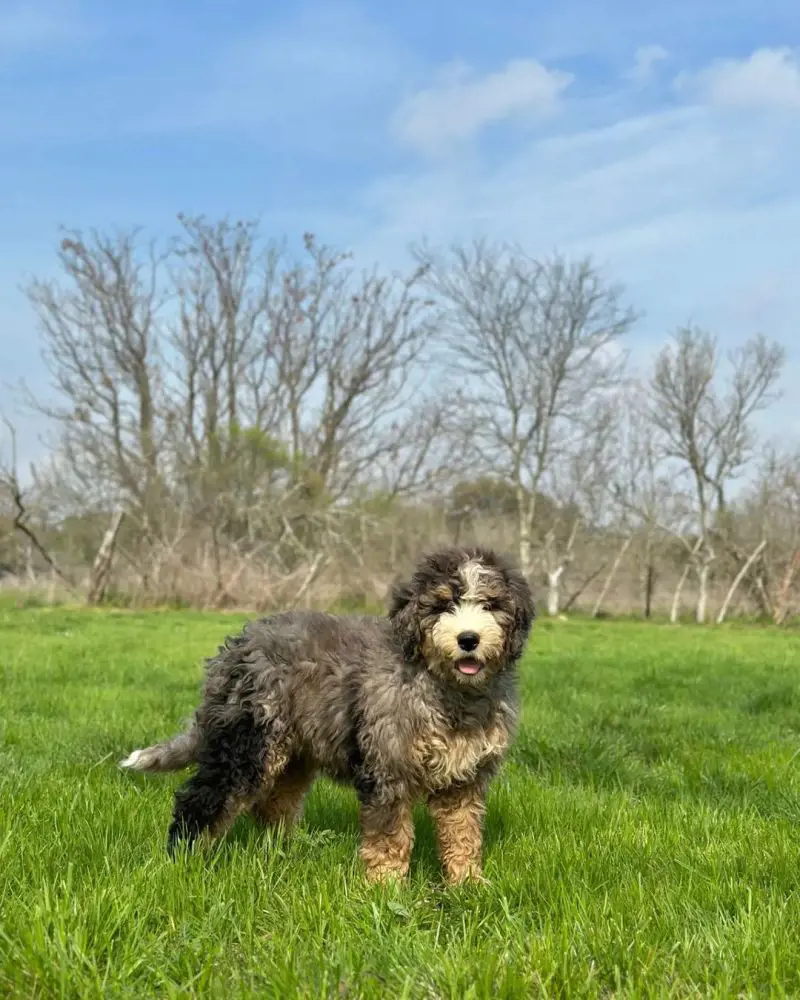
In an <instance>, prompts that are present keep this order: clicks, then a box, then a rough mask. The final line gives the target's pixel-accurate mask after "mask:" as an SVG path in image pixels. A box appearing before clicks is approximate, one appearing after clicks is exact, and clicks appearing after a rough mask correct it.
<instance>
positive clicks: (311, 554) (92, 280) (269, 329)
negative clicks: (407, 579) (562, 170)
mask: <svg viewBox="0 0 800 1000" xmlns="http://www.w3.org/2000/svg"><path fill="white" fill-rule="evenodd" d="M412 257H413V268H412V270H411V271H410V272H409V273H408V274H406V275H390V274H384V273H382V272H381V271H380V270H379V269H378V268H375V269H372V270H368V271H362V270H361V269H359V268H358V267H357V266H356V265H355V264H354V263H353V262H352V261H351V260H350V259H349V257H348V256H347V255H345V254H340V253H337V252H335V251H334V250H331V249H330V248H327V247H324V246H320V245H319V244H318V243H317V241H316V240H315V239H314V238H313V237H311V236H308V235H307V236H306V237H305V238H304V240H303V242H302V247H301V249H300V251H299V252H294V251H293V250H292V249H291V248H290V246H289V245H288V244H286V243H281V244H279V243H272V242H269V241H267V240H265V239H264V238H263V237H262V235H261V233H260V230H259V227H258V225H257V224H256V223H253V222H230V221H227V220H223V221H221V222H210V221H208V220H206V219H203V218H186V217H181V218H180V219H179V231H178V235H177V236H175V237H174V238H172V239H170V240H168V241H151V242H147V241H145V240H144V238H143V236H142V234H140V233H138V232H125V233H112V234H103V233H90V234H81V233H71V234H69V235H68V236H66V237H65V238H64V239H63V241H62V243H61V247H60V251H59V264H60V272H59V277H58V279H57V280H52V281H34V282H32V283H31V285H30V287H29V289H28V291H29V297H30V300H31V303H32V306H33V308H34V309H35V311H36V315H37V317H38V323H39V332H40V336H41V343H42V348H43V358H44V361H45V364H46V365H47V369H48V372H49V374H50V382H51V388H52V391H51V393H50V394H49V395H48V396H47V397H46V398H45V397H40V396H36V397H34V396H32V395H31V394H30V393H26V392H24V391H22V390H21V393H20V396H19V398H18V400H17V402H16V404H15V409H16V412H15V413H8V411H6V414H5V416H6V418H7V419H8V423H7V434H6V436H5V440H4V446H5V447H4V452H3V456H2V472H0V476H1V477H2V490H0V504H2V505H3V507H2V508H0V580H1V581H2V584H3V585H4V586H5V587H7V588H10V589H15V590H31V591H36V592H39V593H41V594H43V595H44V596H45V597H47V598H49V599H57V598H61V597H65V596H68V597H69V599H71V600H75V599H80V600H86V601H88V602H89V603H99V602H101V601H114V602H120V603H125V604H129V605H152V604H163V603H181V604H190V605H193V606H198V607H207V608H208V607H213V608H224V607H248V608H258V609H269V608H277V607H287V606H297V605H315V606H325V607H338V608H356V607H365V606H367V607H377V606H379V605H380V603H381V601H382V600H383V597H384V594H385V591H386V588H387V586H388V583H389V580H390V579H391V577H392V576H393V575H394V574H395V573H396V572H398V571H400V570H402V569H405V568H406V567H407V566H408V565H409V563H410V562H411V561H413V560H414V559H415V558H416V556H417V554H418V552H419V550H420V549H421V548H424V547H427V546H430V545H433V544H440V543H441V542H444V541H450V542H455V543H466V542H481V543H485V544H490V545H494V546H497V547H499V548H502V549H505V550H507V551H511V552H512V553H515V554H516V555H517V557H518V559H519V562H520V563H521V565H522V567H523V568H524V570H525V572H526V573H527V574H528V575H529V576H530V578H531V580H532V582H533V584H534V587H535V589H536V591H537V595H538V597H539V603H540V605H541V607H542V609H543V610H545V611H546V612H548V613H550V614H552V615H556V614H561V613H563V612H565V611H571V610H578V609H580V610H583V611H586V612H588V613H591V614H595V615H599V614H603V613H611V614H628V613H634V614H642V615H650V614H660V615H669V616H671V617H672V618H673V619H677V618H678V617H679V616H680V614H681V613H687V612H691V613H692V614H693V615H694V616H695V617H696V619H697V620H698V621H700V622H705V621H710V620H715V619H718V620H721V619H722V618H724V617H725V616H726V615H732V614H749V615H758V616H761V617H765V618H770V619H772V620H773V621H775V622H776V623H779V624H785V623H787V622H789V621H791V620H792V616H793V615H794V616H796V615H797V613H798V606H799V605H800V583H799V581H800V448H798V446H797V443H796V442H795V443H790V444H789V445H785V444H781V446H780V447H776V446H773V445H772V444H770V442H769V441H767V440H764V439H762V438H759V437H758V436H757V434H756V430H755V428H756V423H755V420H754V418H756V417H757V415H758V414H759V413H760V412H761V411H764V410H765V409H767V408H768V407H769V406H770V405H771V404H772V402H773V401H774V400H775V398H776V396H777V393H778V390H779V386H780V377H781V373H782V368H783V364H784V351H783V348H782V347H781V346H780V345H778V344H775V343H772V342H770V341H769V340H767V339H766V338H765V337H763V336H761V335H756V336H754V337H753V338H752V340H750V341H749V342H748V343H747V344H746V345H744V347H742V348H741V349H740V350H739V351H738V352H736V353H734V354H731V355H729V356H725V357H723V356H722V355H721V354H720V351H719V348H718V343H717V340H716V338H715V337H714V336H712V335H711V334H710V333H708V332H707V331H704V330H699V329H697V328H695V327H692V326H687V327H686V328H684V329H681V330H679V331H677V332H676V333H675V334H674V336H673V337H672V339H671V340H670V343H669V344H668V346H667V347H665V348H664V349H663V351H662V352H661V353H660V354H659V356H658V357H657V359H656V360H655V363H654V365H653V367H652V370H651V371H650V372H632V371H631V370H630V367H629V365H628V364H627V360H626V353H625V341H626V337H627V335H628V333H629V331H630V330H631V329H632V328H633V327H634V325H635V322H636V314H635V312H634V310H633V309H632V308H631V306H630V305H628V304H627V303H626V301H625V294H624V291H623V290H622V289H621V288H619V287H617V286H615V285H613V284H612V283H610V282H608V281H607V280H606V279H605V277H604V276H603V274H602V273H601V272H600V271H599V270H598V269H597V268H596V267H595V265H594V264H593V262H592V261H591V260H590V259H578V260H571V259H568V258H564V257H560V256H551V257H548V258H545V259H536V258H532V257H530V256H529V255H528V254H526V253H525V252H524V251H522V250H521V249H520V248H518V247H515V246H508V245H493V244H490V243H488V242H485V241H476V242H474V243H472V244H469V245H462V246H456V247H451V248H447V249H437V248H431V247H429V246H427V245H424V244H423V245H420V246H418V247H416V248H414V249H413V254H412ZM31 410H35V411H36V412H37V413H39V414H44V415H45V416H46V417H47V419H48V421H49V423H50V426H51V428H52V448H51V451H50V456H49V458H48V460H47V461H46V462H45V463H43V464H41V465H39V466H37V467H36V468H32V469H30V470H29V471H23V472H22V473H21V472H20V471H19V469H18V463H17V460H16V455H15V447H14V427H15V425H16V423H17V422H18V421H19V420H21V419H24V413H25V412H30V411H31ZM778 437H779V435H778Z"/></svg>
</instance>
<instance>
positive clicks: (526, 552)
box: [516, 482, 533, 579]
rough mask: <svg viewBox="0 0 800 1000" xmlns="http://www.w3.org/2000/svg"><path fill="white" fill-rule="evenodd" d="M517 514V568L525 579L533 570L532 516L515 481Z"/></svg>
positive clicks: (519, 486)
mask: <svg viewBox="0 0 800 1000" xmlns="http://www.w3.org/2000/svg"><path fill="white" fill-rule="evenodd" d="M516 492H517V515H518V517H519V568H520V571H521V572H522V575H523V576H524V577H525V578H526V579H530V575H531V573H532V572H533V539H532V538H531V524H532V522H533V518H532V517H531V513H532V512H531V511H530V510H529V509H528V500H527V497H526V496H525V491H524V490H523V488H522V486H521V485H520V484H519V482H518V483H517V487H516Z"/></svg>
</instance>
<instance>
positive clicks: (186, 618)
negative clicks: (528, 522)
mask: <svg viewBox="0 0 800 1000" xmlns="http://www.w3.org/2000/svg"><path fill="white" fill-rule="evenodd" d="M241 620H242V616H241V615H221V614H215V615H203V614H200V613H196V612H147V613H130V612H120V611H117V612H114V611H86V610H74V611H73V610H69V609H65V608H60V609H59V608H56V609H47V608H44V609H37V608H31V609H25V610H18V609H14V608H12V607H11V606H10V605H8V604H5V605H0V650H2V653H1V654H0V690H1V691H2V703H1V704H2V708H0V713H1V714H2V728H1V729H0V809H1V810H2V814H1V815H2V820H1V821H2V828H1V829H0V995H3V996H20V997H53V996H59V997H81V998H91V997H98V998H99V997H104V998H110V997H131V998H133V997H135V998H148V997H156V996H157V997H170V996H176V997H177V996H181V997H190V996H198V997H199V996H202V997H220V998H222V997H225V998H228V997H239V996H258V997H293V996H301V997H326V996H330V997H337V998H339V997H353V998H355V997H392V998H396V997H413V998H417V997H430V998H434V997H446V998H448V1000H449V998H453V1000H456V998H462V997H468V998H482V997H492V998H495V1000H497V998H505V997H509V998H510V997H523V996H525V997H527V996H535V995H543V996H548V997H552V996H558V995H563V996H570V997H574V996H600V995H602V996H610V995H614V996H634V995H636V996H641V995H643V994H646V995H659V996H660V995H664V996H667V995H670V996H687V995H697V993H698V992H700V993H701V994H702V995H704V996H705V995H719V996H730V995H736V994H739V993H746V994H748V995H753V994H758V995H762V996H763V995H770V994H775V995H780V994H781V993H786V994H790V995H797V994H798V993H800V933H798V929H800V752H799V751H800V637H798V635H797V634H793V633H791V632H788V633H787V632H779V631H778V630H772V629H758V628H751V627H745V626H741V625H732V626H730V627H724V628H715V629H707V630H703V629H698V628H695V627H691V626H689V627H678V628H675V627H670V626H667V625H658V624H644V623H633V622H610V621H603V622H586V621H574V622H561V621H543V622H540V623H538V624H537V627H536V629H535V630H534V637H533V641H532V644H531V648H530V652H529V654H528V656H527V658H526V660H525V662H524V666H523V669H522V683H523V689H524V712H523V724H522V728H521V732H520V736H519V740H518V742H517V745H516V747H515V751H514V755H513V759H512V761H511V762H510V763H509V764H508V765H507V766H506V767H505V768H504V770H503V772H502V776H501V778H500V779H499V780H498V781H497V782H496V784H495V785H494V788H493V791H492V795H491V799H490V806H489V815H488V821H487V846H486V874H487V876H488V877H489V879H490V880H491V884H490V885H489V886H488V887H483V886H482V887H466V888H462V889H458V890H443V889H442V888H441V886H440V883H439V872H438V867H437V863H436V858H435V851H434V846H433V838H432V832H431V828H430V824H429V822H428V820H427V817H426V816H424V815H423V814H422V813H420V815H419V817H418V847H417V849H416V851H415V856H414V861H413V867H412V876H411V880H410V884H409V885H408V886H402V887H398V888H396V889H390V890H386V889H380V888H369V887H367V886H365V885H364V883H363V882H362V880H361V878H360V875H359V870H358V866H357V863H356V860H355V852H356V846H357V833H356V831H357V827H356V809H355V802H354V798H353V796H352V794H351V793H350V792H349V791H347V790H342V789H338V788H334V787H333V786H331V785H329V784H326V783H320V784H318V785H317V786H316V788H315V790H314V792H313V793H312V795H311V798H310V800H309V803H308V807H307V811H306V818H305V820H304V823H303V824H302V826H301V828H300V829H299V830H298V831H297V833H296V835H295V837H294V838H292V839H291V840H289V841H282V840H281V841H277V842H273V843H267V841H266V840H265V838H264V837H263V836H262V835H260V834H259V833H258V832H257V831H256V830H255V829H254V828H253V827H252V826H251V825H250V824H249V823H248V822H247V821H240V823H239V824H238V825H237V827H236V828H235V829H234V831H233V832H232V833H231V835H229V837H228V838H227V840H226V841H225V842H224V843H223V845H222V847H221V849H220V850H219V851H218V852H217V853H216V855H215V856H214V857H213V858H211V859H210V860H208V859H206V860H204V859H202V858H199V857H198V858H191V859H189V860H188V861H182V862H178V863H176V864H172V863H169V862H168V861H167V859H166V857H165V855H164V839H165V833H166V826H167V823H168V820H169V813H170V808H171V792H172V789H173V788H174V787H175V784H176V783H177V779H175V778H173V777H150V778H143V777H136V776H130V775H126V774H123V773H120V772H119V771H118V770H117V768H116V760H117V759H118V758H119V757H120V756H121V755H122V754H123V753H124V752H126V751H128V750H129V749H131V748H132V747H135V746H138V745H141V744H142V743H143V742H144V741H149V740H153V739H155V738H158V737H162V736H166V735H169V734H171V733H172V732H174V731H175V729H176V727H177V726H178V725H179V724H180V722H181V720H182V719H183V718H185V717H186V716H187V714H188V713H190V712H191V710H192V708H193V707H194V705H195V703H196V699H197V692H198V684H199V680H200V677H201V671H202V666H201V658H202V657H203V656H205V655H208V654H209V653H211V652H213V651H214V649H215V648H216V645H217V644H218V643H219V642H220V641H221V640H222V638H223V637H224V635H225V634H226V632H229V631H232V630H233V629H235V628H236V627H237V625H238V623H239V622H240V621H241Z"/></svg>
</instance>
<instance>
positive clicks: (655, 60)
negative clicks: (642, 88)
mask: <svg viewBox="0 0 800 1000" xmlns="http://www.w3.org/2000/svg"><path fill="white" fill-rule="evenodd" d="M668 58H669V53H668V52H667V50H666V49H665V48H664V46H663V45H642V46H640V47H639V48H638V49H637V50H636V53H635V54H634V58H633V66H632V67H631V69H630V70H629V71H628V73H627V74H626V75H627V77H628V79H629V80H632V81H633V82H634V83H638V84H644V83H647V82H648V81H649V80H651V79H652V78H653V76H654V75H655V70H656V67H657V66H658V64H659V63H662V62H664V60H665V59H668Z"/></svg>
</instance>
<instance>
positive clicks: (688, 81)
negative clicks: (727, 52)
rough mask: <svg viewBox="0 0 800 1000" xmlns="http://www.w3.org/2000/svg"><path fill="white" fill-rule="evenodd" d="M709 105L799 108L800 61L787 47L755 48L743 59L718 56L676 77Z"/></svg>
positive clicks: (682, 86) (680, 83)
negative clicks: (691, 73) (697, 70)
mask: <svg viewBox="0 0 800 1000" xmlns="http://www.w3.org/2000/svg"><path fill="white" fill-rule="evenodd" d="M677 83H678V87H679V88H680V89H682V90H686V89H689V90H694V91H696V92H697V93H699V95H700V96H701V97H702V98H703V99H704V100H706V101H708V102H709V103H711V104H715V105H719V106H726V107H738V108H784V109H791V110H795V111H800V60H799V59H798V53H797V52H796V51H793V50H792V49H789V48H776V49H769V48H764V49H758V50H757V51H756V52H753V54H752V55H750V56H748V57H747V58H746V59H719V60H717V61H716V62H714V63H712V64H711V66H709V67H708V68H707V69H705V70H703V71H701V72H700V73H698V74H696V75H695V76H693V77H692V76H682V77H679V78H678V81H677Z"/></svg>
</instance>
